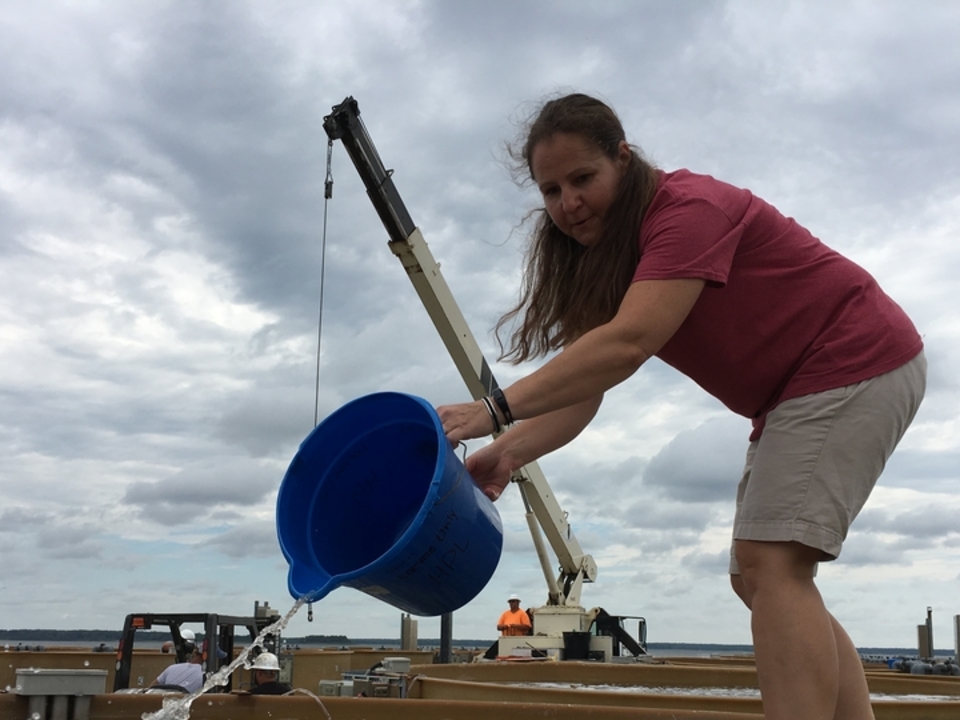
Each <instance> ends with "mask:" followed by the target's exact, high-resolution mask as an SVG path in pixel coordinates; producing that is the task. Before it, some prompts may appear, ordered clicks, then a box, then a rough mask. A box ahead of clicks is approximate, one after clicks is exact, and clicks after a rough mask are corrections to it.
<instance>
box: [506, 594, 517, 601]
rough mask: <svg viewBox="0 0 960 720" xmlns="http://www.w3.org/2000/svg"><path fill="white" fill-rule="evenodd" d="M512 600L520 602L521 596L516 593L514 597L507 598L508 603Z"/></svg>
mask: <svg viewBox="0 0 960 720" xmlns="http://www.w3.org/2000/svg"><path fill="white" fill-rule="evenodd" d="M511 600H516V601H517V602H520V596H519V595H517V594H516V593H514V594H513V595H511V596H510V597H508V598H507V602H510V601H511Z"/></svg>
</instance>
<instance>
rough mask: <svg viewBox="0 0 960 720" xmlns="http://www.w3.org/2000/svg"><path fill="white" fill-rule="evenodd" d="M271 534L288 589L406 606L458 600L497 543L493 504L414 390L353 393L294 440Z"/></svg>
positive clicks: (485, 577) (481, 582) (489, 561)
mask: <svg viewBox="0 0 960 720" xmlns="http://www.w3.org/2000/svg"><path fill="white" fill-rule="evenodd" d="M277 535H278V536H279V539H280V548H281V549H282V550H283V554H284V556H285V557H286V558H287V562H288V563H289V564H290V572H289V575H288V578H287V585H288V586H289V588H290V594H291V595H293V597H295V598H303V597H305V598H307V599H308V600H309V601H311V602H315V601H317V600H319V599H320V598H322V597H324V596H325V595H327V594H328V593H330V592H331V591H332V590H333V589H334V588H336V587H339V586H341V585H346V586H348V587H352V588H356V589H357V590H362V591H363V592H365V593H367V594H368V595H372V596H373V597H375V598H378V599H380V600H383V601H384V602H388V603H390V604H391V605H394V606H396V607H398V608H400V609H401V610H404V611H406V612H409V613H413V614H415V615H441V614H443V613H446V612H452V611H454V610H456V609H458V608H460V607H463V606H464V605H466V604H467V603H468V602H469V601H470V600H472V599H473V598H474V597H476V595H477V594H478V593H479V592H480V591H481V590H482V589H483V587H484V586H485V585H486V584H487V582H488V581H489V580H490V577H491V576H492V575H493V571H494V570H495V569H496V567H497V563H498V562H499V561H500V552H501V550H502V549H503V528H502V526H501V523H500V515H499V513H498V512H497V510H496V508H495V507H494V506H493V503H492V502H490V500H489V499H488V498H487V497H486V496H485V495H484V494H483V493H482V492H480V489H479V488H478V487H477V485H476V483H475V482H474V481H473V478H471V477H470V475H469V473H467V471H466V469H465V468H464V467H463V463H461V462H460V459H459V458H458V457H457V455H456V453H455V452H454V448H453V447H452V446H451V445H450V443H449V442H448V441H447V439H446V436H445V435H444V433H443V427H442V426H441V423H440V418H439V417H438V416H437V413H436V411H434V409H433V407H432V406H431V405H430V404H429V403H427V402H426V401H425V400H423V399H422V398H418V397H415V396H413V395H405V394H402V393H395V392H383V393H375V394H373V395H366V396H364V397H361V398H358V399H356V400H353V401H352V402H349V403H347V404H346V405H344V406H343V407H341V408H340V409H339V410H337V411H336V412H334V413H332V414H331V415H330V416H328V417H327V418H326V419H325V420H324V421H323V422H321V423H320V424H319V425H318V426H317V427H316V428H314V430H313V432H311V433H310V435H308V436H307V438H306V439H305V440H304V441H303V443H302V444H301V445H300V449H299V450H298V451H297V454H296V456H295V457H294V458H293V461H292V462H291V463H290V467H289V468H288V469H287V474H286V475H285V476H284V478H283V483H282V484H281V485H280V492H279V495H278V497H277Z"/></svg>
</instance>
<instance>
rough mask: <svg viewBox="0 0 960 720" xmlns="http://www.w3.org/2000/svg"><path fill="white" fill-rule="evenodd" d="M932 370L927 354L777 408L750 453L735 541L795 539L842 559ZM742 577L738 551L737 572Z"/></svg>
mask: <svg viewBox="0 0 960 720" xmlns="http://www.w3.org/2000/svg"><path fill="white" fill-rule="evenodd" d="M926 372H927V361H926V359H925V357H924V355H923V353H922V352H921V353H920V354H919V355H918V356H917V357H915V358H914V359H913V360H911V361H910V362H908V363H907V364H905V365H903V366H901V367H899V368H897V369H896V370H893V371H891V372H888V373H885V374H883V375H879V376H877V377H875V378H870V379H869V380H865V381H863V382H860V383H855V384H853V385H847V386H846V387H841V388H836V389H834V390H827V391H825V392H820V393H813V394H812V395H803V396H801V397H798V398H793V399H791V400H786V401H784V402H782V403H780V404H779V405H778V406H777V407H775V408H774V409H773V410H771V411H770V413H769V415H767V420H766V424H765V425H764V428H763V434H762V435H761V436H760V439H759V440H756V441H754V442H752V443H750V447H749V448H748V449H747V459H746V466H745V468H744V471H743V478H742V479H741V480H740V485H739V487H738V488H737V513H736V516H735V518H734V523H733V539H734V540H758V541H765V542H791V541H793V542H798V543H802V544H803V545H807V546H809V547H813V548H817V549H819V550H821V551H822V559H823V560H834V559H836V558H837V556H839V555H840V548H841V546H842V545H843V541H844V540H845V539H846V537H847V530H849V528H850V523H852V522H853V519H854V518H855V517H856V516H857V514H858V513H859V512H860V510H861V508H862V507H863V505H864V503H865V502H866V501H867V498H868V497H869V495H870V492H871V491H872V490H873V486H874V485H875V484H876V482H877V478H879V477H880V473H881V472H883V467H884V465H885V464H886V462H887V459H888V458H889V457H890V455H891V454H892V453H893V449H894V448H895V447H896V446H897V443H898V442H900V438H901V437H903V434H904V432H906V430H907V427H908V426H909V425H910V422H911V421H912V420H913V416H914V415H915V414H916V412H917V408H918V407H919V406H920V401H921V400H922V399H923V393H924V390H925V388H926ZM734 545H735V543H734ZM739 573H740V568H739V565H738V564H737V560H736V557H735V555H734V548H733V547H731V549H730V574H731V575H738V574H739Z"/></svg>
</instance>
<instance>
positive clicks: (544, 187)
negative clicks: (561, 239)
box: [530, 133, 630, 247]
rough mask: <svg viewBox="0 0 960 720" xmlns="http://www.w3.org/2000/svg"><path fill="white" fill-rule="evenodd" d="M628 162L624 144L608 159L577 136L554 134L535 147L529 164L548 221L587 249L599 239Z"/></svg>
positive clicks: (628, 158)
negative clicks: (613, 157)
mask: <svg viewBox="0 0 960 720" xmlns="http://www.w3.org/2000/svg"><path fill="white" fill-rule="evenodd" d="M629 160H630V148H629V147H628V146H627V144H626V143H625V142H621V143H620V149H619V151H618V154H617V157H616V158H615V159H611V158H609V157H607V156H606V155H605V154H604V152H603V150H601V149H600V148H599V147H598V146H597V145H595V144H593V143H592V142H590V141H589V140H587V139H586V138H584V137H583V136H581V135H574V134H571V133H556V134H554V135H551V136H550V137H548V138H546V139H545V140H541V141H540V142H538V143H537V144H536V145H535V146H534V148H533V152H532V153H531V163H530V166H531V170H532V173H533V179H534V182H536V183H537V187H539V188H540V194H541V195H543V204H544V207H545V208H546V211H547V214H548V215H550V219H551V220H553V222H554V224H556V226H557V227H558V228H560V230H561V231H562V232H564V233H566V234H567V235H569V236H570V237H572V238H573V239H574V240H576V241H577V242H578V243H580V244H581V245H584V246H586V247H590V246H591V245H593V244H594V243H596V242H597V241H598V240H599V239H600V234H601V232H602V231H603V227H604V221H605V219H606V216H607V211H608V210H609V209H610V206H611V205H612V204H613V201H614V199H615V198H616V196H617V189H618V188H619V186H620V178H622V177H623V171H624V169H625V168H626V166H627V163H628V162H629Z"/></svg>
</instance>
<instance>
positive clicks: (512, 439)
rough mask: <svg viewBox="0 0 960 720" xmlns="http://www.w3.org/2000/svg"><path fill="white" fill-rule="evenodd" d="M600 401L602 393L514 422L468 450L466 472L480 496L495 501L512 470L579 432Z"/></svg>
mask: <svg viewBox="0 0 960 720" xmlns="http://www.w3.org/2000/svg"><path fill="white" fill-rule="evenodd" d="M602 401H603V395H597V396H595V397H592V398H590V399H588V400H585V401H583V402H580V403H577V404H576V405H569V406H567V407H565V408H561V409H560V410H555V411H554V412H550V413H547V414H545V415H539V416H537V417H535V418H530V419H529V420H524V421H523V422H521V423H519V424H517V425H514V426H513V427H512V428H510V429H509V430H507V431H506V432H505V433H503V434H502V435H500V436H499V437H498V438H497V439H496V440H494V441H493V442H492V443H490V444H489V445H487V446H485V447H482V448H480V449H479V450H477V451H476V452H474V453H472V454H471V455H470V456H469V457H468V458H467V462H466V468H467V472H469V473H470V475H471V476H472V477H473V479H474V480H475V481H476V483H477V485H479V486H480V489H481V490H482V491H483V494H484V495H486V496H487V497H489V498H490V499H491V500H496V499H497V498H499V497H500V495H501V494H502V493H503V491H504V489H505V488H506V487H507V484H508V483H509V482H510V476H511V475H512V474H513V472H514V471H515V470H519V469H520V468H522V467H523V466H524V465H527V464H529V463H531V462H533V461H534V460H538V459H539V458H541V457H543V456H544V455H546V454H547V453H550V452H553V451H554V450H557V449H558V448H561V447H563V446H564V445H566V444H567V443H568V442H570V441H571V440H573V439H574V438H575V437H576V436H577V435H579V434H580V433H581V432H582V431H583V429H584V428H585V427H586V426H587V425H588V424H589V422H590V421H591V420H593V418H594V416H595V415H596V414H597V410H599V409H600V403H601V402H602Z"/></svg>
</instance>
